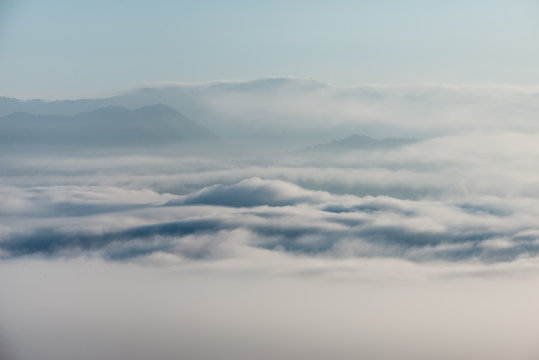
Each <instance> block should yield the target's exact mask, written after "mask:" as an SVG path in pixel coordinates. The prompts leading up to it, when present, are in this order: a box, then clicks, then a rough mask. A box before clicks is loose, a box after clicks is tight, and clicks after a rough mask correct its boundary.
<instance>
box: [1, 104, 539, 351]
mask: <svg viewBox="0 0 539 360" xmlns="http://www.w3.org/2000/svg"><path fill="white" fill-rule="evenodd" d="M252 96H254V95H252ZM217 100H219V99H217ZM217 100H216V101H217ZM399 101H400V100H399ZM413 101H417V100H413ZM227 104H228V105H229V106H230V109H237V108H236V103H227ZM255 105H256V103H254V102H252V103H251V106H255ZM289 105H290V104H289ZM300 105H301V104H300ZM435 105H436V104H432V103H429V105H428V106H433V107H434V106H435ZM220 106H223V105H220ZM256 106H258V105H256ZM410 106H412V105H410ZM474 109H475V108H474ZM461 110H462V109H461ZM476 110H477V111H476ZM481 110H482V109H481V108H480V109H475V110H474V111H470V112H469V113H468V115H467V117H466V119H467V121H469V122H470V123H471V124H472V125H471V126H466V121H465V119H463V118H462V114H458V115H459V116H457V117H456V120H455V122H454V123H453V120H451V119H453V118H452V117H448V119H449V120H447V122H446V125H447V126H448V127H451V128H452V131H450V132H447V133H442V134H437V135H436V136H434V135H433V136H430V137H427V138H422V139H420V140H421V141H418V142H414V143H410V144H407V145H405V146H403V147H401V148H393V149H385V150H376V151H374V150H373V151H353V150H352V151H342V152H328V153H316V154H315V153H310V152H309V151H306V150H302V151H280V152H269V151H268V152H258V151H253V152H252V154H253V155H251V152H250V151H249V150H246V151H244V152H243V153H242V152H239V153H238V152H236V155H234V156H232V155H230V154H228V155H219V156H209V155H205V156H194V155H193V154H189V155H185V156H182V155H181V154H177V155H174V156H172V155H171V154H170V153H167V154H158V153H152V154H147V153H137V152H136V151H134V152H133V154H131V155H128V154H125V153H124V154H120V155H112V154H111V155H110V156H106V155H104V154H103V153H102V152H100V153H99V155H95V156H91V155H88V154H85V155H80V154H79V155H77V154H65V155H59V154H58V153H55V154H54V155H50V154H46V153H42V154H22V153H21V154H2V155H0V169H1V173H0V198H1V199H2V201H1V202H0V217H1V222H0V288H1V291H0V319H1V321H0V349H1V351H0V355H2V356H4V357H5V358H6V359H15V360H16V359H22V360H26V359H45V360H48V359H51V360H52V359H54V360H59V359H73V358H77V359H95V358H114V359H133V358H140V359H142V358H150V357H151V358H155V359H173V358H174V359H176V358H182V359H216V358H222V359H253V358H254V359H275V358H296V359H328V358H332V359H357V358H366V359H394V358H402V359H432V358H439V359H455V358H464V359H477V358H491V359H507V358H513V359H529V358H533V356H537V354H538V351H539V349H537V346H536V334H537V331H536V330H537V329H536V325H535V324H537V323H539V322H538V321H537V320H539V310H537V309H538V308H537V306H536V304H537V301H538V300H539V291H538V290H537V287H536V284H537V280H539V257H538V255H539V223H538V222H537V219H538V218H539V172H538V171H537V169H539V147H538V146H537V144H538V143H539V133H537V132H535V131H532V130H529V129H527V130H526V131H523V130H522V129H521V128H518V127H514V128H512V127H511V126H509V125H508V123H507V121H509V120H507V121H506V122H505V123H503V126H501V125H500V126H496V124H501V122H500V119H495V120H493V123H492V124H490V125H489V126H487V127H486V128H485V129H482V130H481V129H478V128H479V127H480V125H481V124H482V123H488V119H486V118H484V117H482V118H480V120H478V121H477V122H474V121H473V116H475V115H476V114H479V113H481ZM231 111H232V110H231ZM281 111H285V112H287V113H288V114H289V116H293V115H294V113H293V112H291V111H289V110H287V109H286V107H282V108H281ZM298 111H303V110H301V108H300V109H299V110H298ZM341 111H344V110H342V109H341ZM379 111H385V110H384V109H379ZM391 111H394V109H392V110H391ZM409 116H411V115H410V114H407V116H406V117H405V118H406V119H408V117H409ZM500 116H501V115H500ZM422 122H427V119H424V118H422V119H421V120H420V121H418V122H417V123H415V124H414V126H416V127H419V128H420V127H421V124H422ZM455 127H458V128H459V131H453V130H454V128H455ZM225 140H226V139H225ZM328 140H331V139H328ZM298 148H299V147H298ZM4 357H2V359H3V358H4Z"/></svg>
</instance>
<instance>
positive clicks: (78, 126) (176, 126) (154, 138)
mask: <svg viewBox="0 0 539 360" xmlns="http://www.w3.org/2000/svg"><path fill="white" fill-rule="evenodd" d="M219 141H220V140H219V138H218V137H217V136H216V135H215V134H214V133H212V132H211V131H210V130H208V129H207V128H206V127H204V126H201V125H199V124H197V123H196V122H194V121H193V120H191V119H189V118H187V117H186V116H184V115H182V114H181V113H180V112H178V111H176V110H174V109H172V108H170V107H168V106H165V105H161V104H158V105H150V106H144V107H141V108H138V109H135V110H129V109H127V108H124V107H121V106H109V107H104V108H100V109H97V110H93V111H88V112H83V113H79V114H77V115H74V116H67V115H34V114H29V113H24V112H17V113H14V114H11V115H7V116H4V117H2V118H0V145H51V146H52V145H77V146H114V147H123V146H159V145H170V144H178V143H193V142H207V143H216V142H219Z"/></svg>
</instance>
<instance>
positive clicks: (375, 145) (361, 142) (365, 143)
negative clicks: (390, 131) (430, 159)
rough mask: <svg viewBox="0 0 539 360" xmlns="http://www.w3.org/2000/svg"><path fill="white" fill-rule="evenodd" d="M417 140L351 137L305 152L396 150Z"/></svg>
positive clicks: (317, 146) (311, 148)
mask: <svg viewBox="0 0 539 360" xmlns="http://www.w3.org/2000/svg"><path fill="white" fill-rule="evenodd" d="M416 141H417V140H415V139H405V138H385V139H375V138H372V137H369V136H365V135H357V134H354V135H350V136H349V137H347V138H344V139H340V140H333V141H332V142H330V143H327V144H318V145H314V146H311V147H308V148H306V149H305V151H315V152H331V151H347V150H385V149H395V148H399V147H401V146H404V145H407V144H411V143H414V142H416Z"/></svg>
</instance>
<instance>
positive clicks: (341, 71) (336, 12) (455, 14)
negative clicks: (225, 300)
mask: <svg viewBox="0 0 539 360" xmlns="http://www.w3.org/2000/svg"><path fill="white" fill-rule="evenodd" d="M538 35H539V4H538V2H537V1H532V0H513V1H509V0H495V1H486V0H477V1H473V2H470V1H452V2H447V1H424V0H402V1H395V0H382V1H344V0H339V1H331V2H329V1H326V2H322V1H300V0H295V1H281V0H276V1H238V0H232V1H226V2H223V1H215V0H201V1H152V2H147V1H100V0H98V1H91V2H88V1H79V0H75V1H67V0H63V1H62V0H52V1H47V2H43V1H38V0H21V1H16V0H2V1H0V95H1V96H11V97H18V98H36V97H37V98H45V99H54V98H74V97H75V98H76V97H92V96H100V95H106V94H109V93H112V92H115V91H118V90H123V89H128V88H132V87H135V86H139V85H141V84H146V83H152V82H157V81H182V82H207V81H217V80H224V79H229V80H252V79H257V78H263V77H271V76H298V77H304V78H313V79H316V80H319V81H322V82H326V83H330V84H335V85H353V84H365V83H385V84H401V83H451V84H455V83H456V84H462V83H466V84H514V85H530V84H537V83H538V82H539V69H538V68H537V65H536V64H537V63H539V48H538V47H537V46H535V43H536V39H537V37H538Z"/></svg>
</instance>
